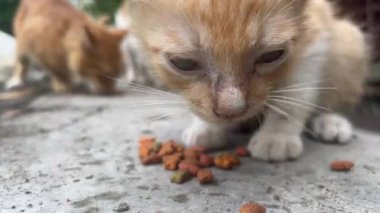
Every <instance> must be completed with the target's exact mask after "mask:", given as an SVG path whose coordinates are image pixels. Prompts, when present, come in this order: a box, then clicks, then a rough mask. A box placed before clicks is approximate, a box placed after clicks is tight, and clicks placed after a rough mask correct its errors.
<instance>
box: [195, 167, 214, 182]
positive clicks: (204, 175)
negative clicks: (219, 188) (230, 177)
mask: <svg viewBox="0 0 380 213" xmlns="http://www.w3.org/2000/svg"><path fill="white" fill-rule="evenodd" d="M197 179H198V182H199V183H200V184H209V183H212V182H214V175H213V174H212V172H211V170H209V169H202V170H200V171H199V172H198V174H197Z"/></svg>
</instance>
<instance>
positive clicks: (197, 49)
mask: <svg viewBox="0 0 380 213" xmlns="http://www.w3.org/2000/svg"><path fill="white" fill-rule="evenodd" d="M305 2H306V0H233V1H232V0H132V1H131V5H130V6H131V10H130V11H129V12H130V13H131V16H132V19H133V27H132V30H134V33H136V35H137V36H138V37H139V38H140V39H141V40H142V42H143V43H144V45H145V47H146V49H147V52H148V54H149V55H150V56H151V60H152V61H151V62H152V64H153V67H154V71H155V72H156V74H157V75H158V77H159V78H160V79H159V80H160V81H162V83H163V84H164V85H166V86H168V87H169V88H171V89H174V90H176V91H178V92H179V93H180V94H181V95H183V96H184V97H185V98H186V99H187V100H188V101H189V103H190V105H191V108H192V109H193V111H194V112H195V113H197V114H198V115H200V116H201V117H203V118H204V119H206V120H208V121H211V122H219V123H223V122H225V123H228V122H231V121H240V120H243V119H246V118H249V117H252V115H254V114H255V113H257V112H258V111H259V110H261V109H262V108H263V106H264V104H263V103H264V102H265V101H266V100H267V99H268V95H269V94H270V93H271V91H272V90H273V89H274V88H275V87H276V85H278V84H279V83H281V81H283V80H284V78H285V77H286V75H288V74H289V70H291V66H292V61H293V60H295V58H296V57H297V51H298V47H299V46H300V44H299V40H300V39H299V38H300V37H301V36H302V32H303V30H304V24H303V20H304V13H305V11H304V10H305V4H306V3H305Z"/></svg>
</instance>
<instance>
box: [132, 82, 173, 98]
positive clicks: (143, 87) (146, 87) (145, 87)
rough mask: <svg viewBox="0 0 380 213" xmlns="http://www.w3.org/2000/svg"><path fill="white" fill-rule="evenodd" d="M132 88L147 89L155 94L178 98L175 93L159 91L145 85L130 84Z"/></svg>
mask: <svg viewBox="0 0 380 213" xmlns="http://www.w3.org/2000/svg"><path fill="white" fill-rule="evenodd" d="M130 86H133V87H136V88H142V89H146V90H147V91H153V92H157V93H161V94H166V95H171V96H178V95H177V94H174V93H171V92H168V91H164V90H159V89H156V88H153V87H148V86H144V85H138V84H134V83H130Z"/></svg>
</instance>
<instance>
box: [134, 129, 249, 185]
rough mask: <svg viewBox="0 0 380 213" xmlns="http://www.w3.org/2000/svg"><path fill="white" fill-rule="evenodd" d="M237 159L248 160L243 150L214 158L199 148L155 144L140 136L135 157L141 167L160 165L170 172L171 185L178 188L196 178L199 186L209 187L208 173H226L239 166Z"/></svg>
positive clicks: (203, 148) (171, 141)
mask: <svg viewBox="0 0 380 213" xmlns="http://www.w3.org/2000/svg"><path fill="white" fill-rule="evenodd" d="M238 156H248V155H247V152H246V149H245V150H244V149H243V148H241V147H240V148H238V149H237V151H236V154H233V153H227V152H226V153H222V154H219V155H217V156H216V157H214V156H211V155H209V154H208V153H207V149H206V148H205V147H202V146H194V147H189V148H186V149H185V147H184V146H183V145H181V144H178V143H176V142H175V141H173V140H169V141H167V142H165V143H159V142H158V141H157V140H156V138H155V137H152V136H144V137H141V138H140V140H139V157H140V160H141V162H142V164H144V165H152V164H161V163H162V165H163V167H164V168H165V169H166V170H169V171H174V174H173V175H172V177H171V182H173V183H178V184H182V183H185V182H187V181H189V180H191V179H192V178H193V177H196V178H197V180H198V182H199V183H200V184H209V183H212V182H213V181H214V175H213V173H212V171H211V170H210V169H206V168H210V167H213V166H216V167H217V168H220V169H224V170H230V169H233V168H234V167H236V166H239V165H240V159H239V157H238Z"/></svg>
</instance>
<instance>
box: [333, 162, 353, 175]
mask: <svg viewBox="0 0 380 213" xmlns="http://www.w3.org/2000/svg"><path fill="white" fill-rule="evenodd" d="M353 167H354V162H352V161H349V160H341V161H339V160H337V161H333V162H331V164H330V168H331V170H334V171H338V172H348V171H351V169H352V168H353Z"/></svg>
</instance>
